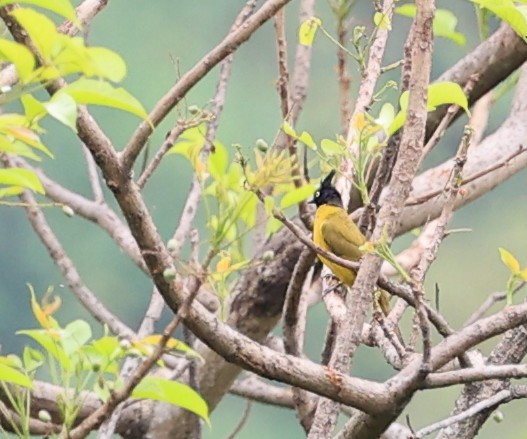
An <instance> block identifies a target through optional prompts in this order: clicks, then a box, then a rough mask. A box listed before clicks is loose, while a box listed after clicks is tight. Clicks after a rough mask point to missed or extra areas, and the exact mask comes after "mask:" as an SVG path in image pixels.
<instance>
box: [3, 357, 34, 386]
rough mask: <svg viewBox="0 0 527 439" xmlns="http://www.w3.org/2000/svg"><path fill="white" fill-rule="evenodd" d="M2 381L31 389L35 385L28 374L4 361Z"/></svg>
mask: <svg viewBox="0 0 527 439" xmlns="http://www.w3.org/2000/svg"><path fill="white" fill-rule="evenodd" d="M0 381H5V382H8V383H13V384H17V385H19V386H22V387H27V388H29V389H30V388H32V387H33V383H32V382H31V380H30V379H29V378H28V377H27V376H26V375H24V374H23V373H21V372H19V371H18V370H16V369H13V368H12V367H9V366H7V365H5V364H2V363H0Z"/></svg>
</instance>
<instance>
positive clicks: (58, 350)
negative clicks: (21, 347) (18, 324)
mask: <svg viewBox="0 0 527 439" xmlns="http://www.w3.org/2000/svg"><path fill="white" fill-rule="evenodd" d="M17 334H22V335H27V336H28V337H31V338H32V339H33V340H35V341H36V342H37V343H38V344H39V345H40V346H41V347H42V348H43V349H44V350H45V351H46V352H47V353H48V354H50V355H51V356H53V357H54V358H55V359H56V360H57V361H58V362H59V364H60V365H61V366H62V367H63V368H64V369H66V370H69V369H70V368H71V361H70V358H69V356H68V354H67V353H66V352H65V351H64V348H63V347H62V343H61V342H60V338H61V333H60V330H58V329H51V330H47V329H26V330H23V331H17Z"/></svg>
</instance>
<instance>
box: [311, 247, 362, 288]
mask: <svg viewBox="0 0 527 439" xmlns="http://www.w3.org/2000/svg"><path fill="white" fill-rule="evenodd" d="M324 250H329V249H327V248H326V249H324ZM318 257H319V259H320V260H321V261H322V263H323V264H324V265H325V266H326V267H328V268H329V269H330V270H331V271H332V272H333V274H334V275H335V276H337V278H338V279H339V280H340V281H341V282H342V283H343V284H346V285H348V286H351V285H353V282H355V277H356V274H355V272H354V271H353V270H350V269H349V268H346V267H342V266H340V265H339V264H335V263H334V262H331V261H329V260H328V259H326V258H324V257H322V256H320V255H318Z"/></svg>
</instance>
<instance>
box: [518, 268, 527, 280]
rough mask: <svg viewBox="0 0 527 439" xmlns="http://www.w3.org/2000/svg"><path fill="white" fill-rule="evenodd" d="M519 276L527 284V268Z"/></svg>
mask: <svg viewBox="0 0 527 439" xmlns="http://www.w3.org/2000/svg"><path fill="white" fill-rule="evenodd" d="M518 276H519V277H520V278H521V279H522V280H523V281H525V282H527V267H525V268H524V269H523V270H522V271H520V272H519V273H518Z"/></svg>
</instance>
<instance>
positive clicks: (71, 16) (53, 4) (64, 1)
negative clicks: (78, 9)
mask: <svg viewBox="0 0 527 439" xmlns="http://www.w3.org/2000/svg"><path fill="white" fill-rule="evenodd" d="M13 3H27V4H30V5H34V6H39V7H41V8H45V9H48V10H50V11H52V12H55V13H56V14H58V15H61V16H63V17H64V18H66V19H68V20H70V21H72V22H74V23H78V19H77V15H76V14H75V9H74V8H73V6H72V5H71V2H70V0H52V1H50V0H0V7H3V6H5V5H10V4H13Z"/></svg>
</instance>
